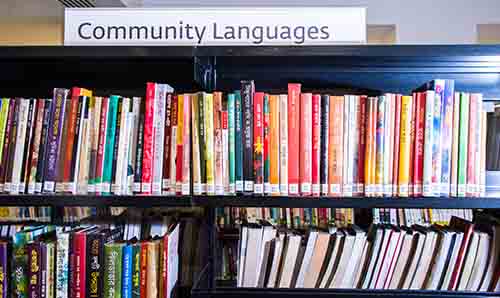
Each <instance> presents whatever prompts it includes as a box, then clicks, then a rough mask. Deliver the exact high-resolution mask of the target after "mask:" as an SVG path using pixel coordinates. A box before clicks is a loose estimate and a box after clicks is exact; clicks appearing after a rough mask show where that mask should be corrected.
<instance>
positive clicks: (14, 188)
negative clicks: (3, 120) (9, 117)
mask: <svg viewBox="0 0 500 298" xmlns="http://www.w3.org/2000/svg"><path fill="white" fill-rule="evenodd" d="M29 105H30V104H29V100H28V99H23V98H22V99H20V105H19V121H18V128H17V134H16V147H15V151H14V161H13V166H12V178H11V180H10V181H11V185H10V194H11V195H12V194H18V193H19V185H20V183H21V169H22V165H23V155H24V151H25V150H24V148H25V147H26V146H27V144H26V128H27V122H28V114H29Z"/></svg>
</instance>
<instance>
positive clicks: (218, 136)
mask: <svg viewBox="0 0 500 298" xmlns="http://www.w3.org/2000/svg"><path fill="white" fill-rule="evenodd" d="M213 98H214V103H213V109H214V112H213V113H214V129H213V133H214V164H215V176H214V178H215V194H216V195H223V194H224V181H223V180H224V177H223V163H224V161H223V148H222V92H214V93H213Z"/></svg>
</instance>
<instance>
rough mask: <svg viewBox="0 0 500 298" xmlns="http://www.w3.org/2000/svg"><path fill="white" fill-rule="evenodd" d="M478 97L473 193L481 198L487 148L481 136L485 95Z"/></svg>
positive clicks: (478, 94) (476, 95)
mask: <svg viewBox="0 0 500 298" xmlns="http://www.w3.org/2000/svg"><path fill="white" fill-rule="evenodd" d="M472 95H473V96H475V97H476V111H475V112H476V130H475V131H474V138H475V142H474V143H475V146H474V160H475V164H474V184H475V188H474V191H473V196H474V197H479V196H480V192H481V190H480V186H481V181H480V179H481V162H482V161H481V151H482V150H484V148H486V146H484V147H482V144H481V134H482V122H483V120H482V114H483V95H482V94H481V93H476V94H472Z"/></svg>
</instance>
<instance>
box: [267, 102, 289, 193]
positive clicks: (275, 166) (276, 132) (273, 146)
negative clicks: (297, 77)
mask: <svg viewBox="0 0 500 298" xmlns="http://www.w3.org/2000/svg"><path fill="white" fill-rule="evenodd" d="M280 119H281V113H280V96H279V95H270V96H269V183H270V192H271V194H272V195H279V194H280V193H281V191H280V176H281V175H280V174H281V172H280V166H281V163H280V162H281V159H280V154H281V152H280V149H281V148H280V140H281V135H280V133H281V131H280V128H281V127H280V125H281V123H282V122H280ZM284 143H285V142H284ZM283 159H285V158H283Z"/></svg>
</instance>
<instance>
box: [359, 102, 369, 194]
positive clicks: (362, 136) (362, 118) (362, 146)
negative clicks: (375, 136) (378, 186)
mask: <svg viewBox="0 0 500 298" xmlns="http://www.w3.org/2000/svg"><path fill="white" fill-rule="evenodd" d="M366 101H367V97H366V96H360V97H359V124H358V127H359V141H358V144H359V145H358V146H359V147H358V165H357V167H358V186H357V194H358V195H363V194H364V193H365V171H364V166H365V158H366V156H365V152H366Z"/></svg>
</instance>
